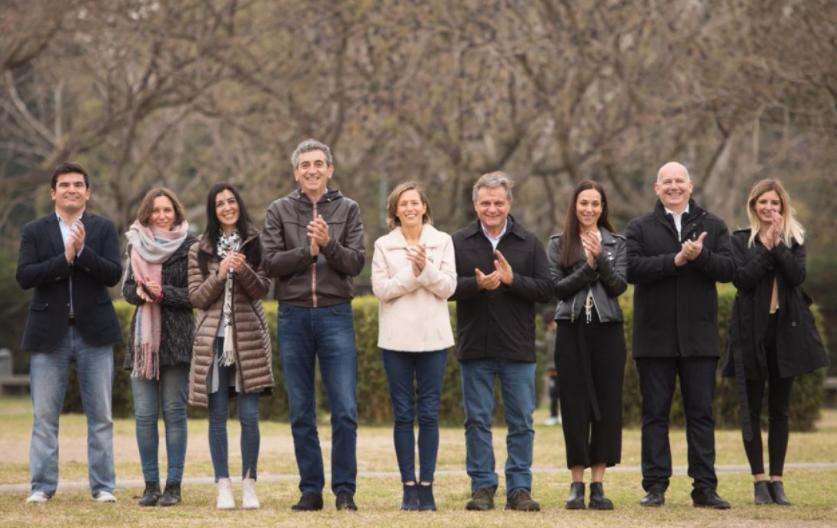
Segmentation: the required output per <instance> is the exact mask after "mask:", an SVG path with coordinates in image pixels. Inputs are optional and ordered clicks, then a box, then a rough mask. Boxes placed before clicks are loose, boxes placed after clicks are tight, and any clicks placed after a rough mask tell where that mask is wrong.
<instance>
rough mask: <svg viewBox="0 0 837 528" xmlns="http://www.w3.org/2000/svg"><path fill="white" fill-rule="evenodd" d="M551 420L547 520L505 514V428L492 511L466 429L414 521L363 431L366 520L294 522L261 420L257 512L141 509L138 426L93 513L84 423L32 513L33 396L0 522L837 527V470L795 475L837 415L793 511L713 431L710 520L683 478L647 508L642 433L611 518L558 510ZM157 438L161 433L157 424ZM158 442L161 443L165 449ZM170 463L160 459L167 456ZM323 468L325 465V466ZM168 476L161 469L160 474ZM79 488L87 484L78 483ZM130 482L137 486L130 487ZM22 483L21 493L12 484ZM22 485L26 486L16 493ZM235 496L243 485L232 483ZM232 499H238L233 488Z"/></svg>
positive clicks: (794, 445)
mask: <svg viewBox="0 0 837 528" xmlns="http://www.w3.org/2000/svg"><path fill="white" fill-rule="evenodd" d="M543 412H544V411H542V410H540V411H538V412H537V413H536V423H537V424H538V425H537V427H536V431H537V432H536V435H535V464H534V466H535V467H534V472H535V476H534V489H533V495H534V497H535V498H536V499H537V500H539V501H540V502H541V505H542V511H541V512H540V513H530V514H525V513H513V512H505V511H503V510H502V508H503V506H504V503H505V501H504V498H503V496H504V490H503V488H502V465H503V462H504V461H505V453H504V451H505V438H504V436H505V435H504V429H502V428H500V429H498V430H497V431H496V432H495V437H494V444H495V453H496V455H497V461H498V468H499V469H500V472H501V488H500V490H498V497H497V511H494V512H491V513H475V512H466V511H465V510H464V504H465V502H466V501H467V499H468V496H469V484H468V479H467V476H466V475H465V471H464V456H465V455H464V453H465V446H464V435H463V432H462V429H461V428H457V427H452V428H444V429H442V431H441V446H440V451H439V461H438V469H437V479H436V482H435V484H434V487H435V492H436V498H437V504H438V506H439V511H438V512H436V513H412V512H411V513H408V512H401V511H399V509H398V508H399V505H400V499H401V486H400V482H399V480H400V479H399V477H398V474H397V465H396V461H395V454H394V450H393V448H392V433H391V429H390V428H389V427H380V426H362V427H361V428H360V429H359V431H358V470H359V472H360V475H359V478H358V492H357V495H356V500H357V503H358V506H359V507H360V511H359V512H358V513H356V514H350V513H343V512H341V513H337V512H335V511H334V507H333V497H332V496H331V495H330V493H327V494H326V497H325V499H326V508H325V511H324V512H321V513H314V514H292V513H291V512H290V510H289V508H290V505H291V504H293V503H294V502H295V501H296V499H297V497H298V491H297V476H296V464H295V462H294V457H293V442H292V440H291V435H290V430H289V427H288V425H287V424H285V423H275V422H265V423H263V424H262V428H261V434H262V438H261V455H260V459H259V477H260V479H261V482H260V483H259V486H258V491H259V497H260V499H261V501H262V509H261V510H258V511H241V510H237V511H232V512H218V511H217V510H215V509H214V500H215V492H214V487H213V485H212V484H211V483H209V482H211V481H210V480H209V479H206V480H201V481H200V482H191V483H190V482H186V483H185V484H184V490H183V494H184V502H183V504H182V505H180V506H178V507H175V508H169V509H162V508H151V509H144V508H139V507H138V506H136V505H135V501H134V500H133V497H134V496H135V495H137V494H139V493H141V491H142V485H141V484H140V483H139V481H141V479H142V474H141V471H140V466H139V455H138V453H137V448H136V442H135V439H134V424H133V421H132V420H117V421H116V423H115V438H114V448H115V453H116V465H117V467H116V473H117V479H118V489H117V490H116V496H117V497H118V499H119V502H118V503H117V504H115V505H100V504H95V503H93V502H92V501H91V500H90V496H89V492H88V491H87V489H86V480H87V466H86V425H85V421H84V417H83V416H81V415H66V416H63V417H62V419H61V433H60V453H61V458H60V462H61V483H62V484H64V485H65V487H64V488H63V489H62V487H61V485H59V490H58V493H57V494H56V496H55V497H54V498H53V499H52V500H51V501H50V502H49V503H47V504H45V505H37V506H35V505H25V504H24V499H25V497H26V496H27V494H28V493H27V491H26V489H22V488H24V487H25V488H28V484H27V483H28V481H29V473H28V462H27V460H28V448H29V434H30V428H31V420H32V418H31V405H30V403H29V400H28V399H15V398H3V399H0V512H2V513H0V520H2V525H3V526H14V527H16V528H18V527H25V526H91V527H92V526H130V527H132V528H133V527H141V526H166V527H171V526H178V527H180V526H210V525H216V526H223V525H227V524H232V523H236V524H244V525H246V526H247V527H248V528H250V527H259V526H341V527H344V526H364V527H368V526H384V525H390V526H392V525H398V526H407V527H409V526H416V527H419V526H420V527H428V526H457V527H468V526H479V527H481V528H483V527H489V526H509V525H518V526H608V527H611V526H657V525H666V526H701V527H712V526H722V527H724V528H732V527H736V526H777V527H778V526H782V527H784V526H837V469H834V468H828V469H822V468H819V469H817V468H799V467H796V468H794V467H793V464H800V463H832V464H834V463H837V411H834V410H830V411H825V412H824V413H823V417H822V419H821V421H820V422H819V424H818V427H817V431H816V432H813V433H792V434H791V440H790V447H789V451H788V457H787V461H788V464H791V466H790V467H789V468H787V470H786V471H785V483H786V484H785V487H786V489H787V492H788V495H789V496H790V498H791V500H792V501H794V506H792V507H789V508H782V507H778V506H762V507H756V506H753V505H752V484H751V477H750V476H749V475H748V471H747V470H746V468H744V467H743V466H744V464H746V459H745V457H744V450H743V447H742V446H741V440H740V434H739V433H738V432H737V431H718V432H717V433H716V442H717V464H718V469H719V480H720V486H719V491H720V493H721V495H722V496H723V497H724V498H725V499H727V500H729V501H730V502H732V504H733V508H732V509H731V510H729V511H726V512H716V511H707V510H702V509H696V508H693V507H692V506H691V500H690V498H689V494H688V492H689V490H690V486H691V484H690V481H689V479H688V477H686V476H685V475H683V474H682V472H678V473H679V474H678V475H676V476H675V477H674V478H673V479H672V483H671V488H670V489H669V491H668V492H667V494H666V501H667V502H666V505H665V506H664V507H663V508H660V509H648V508H642V507H640V506H639V505H638V500H639V498H640V497H641V496H642V489H641V487H640V475H639V472H638V470H637V467H638V466H639V462H640V460H639V458H640V449H639V447H640V435H639V431H638V430H637V429H626V430H625V431H624V434H623V450H622V456H623V459H622V464H621V465H620V466H617V468H615V470H614V471H611V472H610V473H609V474H608V475H607V477H606V481H605V489H606V491H607V494H608V496H610V497H611V498H612V499H613V501H614V503H615V504H616V510H615V511H613V512H593V511H578V512H569V511H566V510H564V509H563V502H564V498H565V496H566V492H567V486H568V481H569V473H568V471H566V469H565V467H564V465H565V464H564V445H563V437H562V433H561V428H560V427H546V426H543V425H540V424H541V423H542V422H543V419H544V418H545V415H544V414H543ZM229 430H230V470H231V473H233V474H237V473H238V472H239V471H240V467H241V466H240V456H239V455H240V454H239V450H238V431H239V429H238V424H237V422H236V421H231V422H230V426H229ZM161 431H162V424H161ZM189 435H190V436H189V447H188V454H187V458H186V475H185V476H186V478H187V479H189V478H195V477H209V476H211V475H212V465H211V462H210V457H209V448H208V445H207V424H206V421H205V420H192V421H190V422H189ZM320 437H321V439H322V446H323V450H324V452H325V455H326V458H327V459H328V454H329V450H330V440H329V437H330V430H329V427H328V424H327V422H323V423H321V425H320ZM671 440H672V454H673V457H674V464H675V466H685V464H686V442H685V434H684V433H683V431H682V430H674V431H672V435H671ZM162 445H164V444H163V442H162V439H161V447H162ZM161 458H162V459H164V458H165V455H164V450H163V452H162V453H161ZM326 464H327V466H326V467H327V468H328V460H326ZM163 473H164V469H163ZM79 483H81V485H79ZM128 483H130V485H126V484H128ZM15 485H17V486H15ZM20 485H26V486H23V487H22V486H20ZM235 485H236V488H237V487H238V486H237V483H235ZM236 495H237V500H239V501H240V492H239V491H238V490H236Z"/></svg>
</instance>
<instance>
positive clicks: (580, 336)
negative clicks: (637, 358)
mask: <svg viewBox="0 0 837 528" xmlns="http://www.w3.org/2000/svg"><path fill="white" fill-rule="evenodd" d="M555 366H556V367H557V368H558V374H559V375H560V376H561V384H560V388H559V391H560V398H561V418H562V426H563V429H564V442H565V444H566V448H567V467H568V468H572V467H574V466H584V467H591V466H594V465H597V464H605V465H607V466H613V465H615V464H618V463H619V461H620V460H621V456H622V381H623V379H624V376H625V336H624V334H623V332H622V323H600V322H599V321H598V319H597V318H595V317H594V319H593V321H592V322H590V323H589V324H588V323H586V322H585V321H584V320H583V319H582V320H578V321H575V322H574V323H570V322H569V321H558V334H557V338H556V340H555Z"/></svg>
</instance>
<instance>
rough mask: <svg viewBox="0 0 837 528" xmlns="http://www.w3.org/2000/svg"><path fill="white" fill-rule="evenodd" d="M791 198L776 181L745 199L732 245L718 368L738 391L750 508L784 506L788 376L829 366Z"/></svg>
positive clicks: (802, 233) (759, 185)
mask: <svg viewBox="0 0 837 528" xmlns="http://www.w3.org/2000/svg"><path fill="white" fill-rule="evenodd" d="M793 214H794V213H793V209H792V208H791V205H790V197H789V196H788V193H787V192H786V191H785V189H784V187H783V186H782V183H781V182H780V181H778V180H762V181H760V182H758V183H756V185H755V186H754V187H753V189H752V190H751V191H750V196H749V197H748V199H747V216H748V218H749V219H750V229H742V230H740V231H736V232H735V233H734V234H733V237H732V246H733V254H734V256H735V264H736V270H735V279H734V281H733V282H734V283H735V287H736V288H737V289H738V293H737V295H736V296H735V303H734V305H733V309H732V320H731V322H730V337H729V347H730V353H729V354H728V356H727V362H726V365H725V368H724V374H725V375H726V376H734V377H735V379H736V382H737V386H738V392H739V404H740V412H739V414H740V416H741V428H742V433H743V437H744V450H745V451H746V453H747V460H748V461H749V462H750V469H751V471H752V473H753V478H754V483H753V484H754V497H755V503H756V504H771V503H775V504H781V505H789V504H790V501H789V500H788V497H787V496H786V495H785V491H784V487H783V484H782V471H783V466H784V463H785V453H786V452H787V447H788V413H789V402H790V391H791V384H792V383H793V378H794V376H797V375H799V374H804V373H806V372H811V371H813V370H815V369H817V368H820V367H824V366H826V365H827V364H828V357H827V355H826V352H825V348H824V347H823V344H822V340H821V339H820V336H819V334H818V333H817V329H816V326H815V324H814V318H813V316H812V315H811V310H810V308H809V305H810V304H811V299H810V297H808V295H807V294H806V293H805V292H804V291H803V290H802V283H803V282H804V280H805V246H804V237H805V231H804V229H802V226H801V225H800V224H799V222H797V221H796V219H795V218H794V217H793ZM765 383H766V384H767V416H768V424H769V425H768V433H767V435H768V436H767V438H768V441H767V446H768V458H769V460H770V472H769V477H768V475H767V474H765V471H764V463H763V461H762V440H761V427H760V424H761V403H762V397H763V395H764V388H765Z"/></svg>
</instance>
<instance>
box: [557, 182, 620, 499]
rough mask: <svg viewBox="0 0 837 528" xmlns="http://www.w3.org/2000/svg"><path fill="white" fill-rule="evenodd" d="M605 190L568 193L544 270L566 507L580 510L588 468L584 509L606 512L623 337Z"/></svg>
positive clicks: (616, 247)
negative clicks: (550, 299)
mask: <svg viewBox="0 0 837 528" xmlns="http://www.w3.org/2000/svg"><path fill="white" fill-rule="evenodd" d="M607 213H608V210H607V195H606V194H605V191H604V188H602V186H601V185H599V184H598V183H596V182H594V181H591V180H582V181H580V182H579V183H578V185H577V186H576V188H575V191H573V194H572V197H571V199H570V203H569V207H568V208H567V215H566V219H565V220H564V233H563V235H555V236H553V237H552V238H551V239H550V242H549V250H548V252H547V254H548V258H549V271H550V276H551V277H552V283H553V286H554V287H555V294H556V295H557V297H558V299H559V300H558V306H557V307H556V310H555V320H556V321H557V323H558V332H557V334H556V342H555V365H556V366H557V367H558V370H559V371H560V372H561V374H562V376H564V380H563V382H562V383H561V414H562V415H563V429H564V443H565V445H566V449H567V467H568V468H569V470H570V472H571V476H572V483H571V484H570V494H569V497H567V502H566V508H567V509H569V510H578V509H583V508H584V470H585V468H591V473H592V475H591V483H590V501H589V506H590V508H591V509H595V510H612V509H613V502H612V501H611V500H610V499H608V498H607V497H606V496H605V494H604V487H603V480H604V473H605V468H607V467H611V466H614V465H616V464H618V463H619V461H620V460H621V456H622V381H623V378H624V373H625V335H624V333H623V330H622V309H621V308H620V307H619V301H618V299H617V298H618V297H619V295H621V294H622V293H624V292H625V289H626V288H627V286H628V285H627V282H626V280H625V273H626V271H627V270H626V268H627V257H626V254H625V239H624V238H623V237H621V236H619V235H616V234H613V228H612V227H611V225H610V220H609V219H608V214H607Z"/></svg>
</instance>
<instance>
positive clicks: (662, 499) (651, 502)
mask: <svg viewBox="0 0 837 528" xmlns="http://www.w3.org/2000/svg"><path fill="white" fill-rule="evenodd" d="M665 503H666V495H665V492H664V491H660V490H656V489H650V490H648V493H646V494H645V497H643V498H642V499H641V500H640V501H639V505H640V506H652V507H660V506H662V505H663V504H665Z"/></svg>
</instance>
